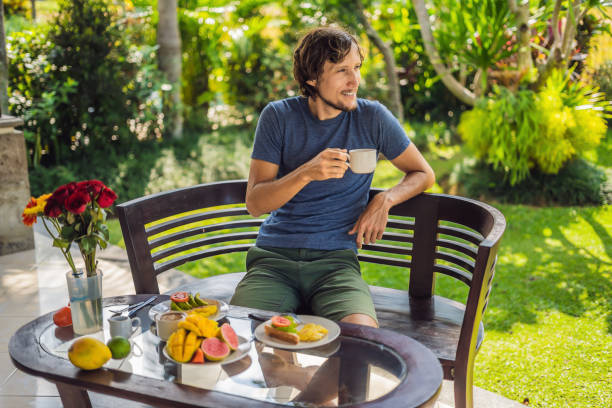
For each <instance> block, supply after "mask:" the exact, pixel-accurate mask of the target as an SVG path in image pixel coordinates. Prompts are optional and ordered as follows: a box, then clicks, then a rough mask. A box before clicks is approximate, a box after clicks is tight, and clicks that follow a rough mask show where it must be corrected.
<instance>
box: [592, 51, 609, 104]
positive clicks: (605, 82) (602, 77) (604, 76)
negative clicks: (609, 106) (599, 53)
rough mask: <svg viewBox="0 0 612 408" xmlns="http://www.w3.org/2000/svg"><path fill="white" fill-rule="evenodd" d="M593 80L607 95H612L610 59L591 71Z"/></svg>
mask: <svg viewBox="0 0 612 408" xmlns="http://www.w3.org/2000/svg"><path fill="white" fill-rule="evenodd" d="M593 82H594V83H595V85H597V86H598V87H599V89H600V90H601V91H602V92H604V93H605V94H606V95H607V96H608V97H612V60H608V61H605V62H604V63H602V64H601V65H600V66H599V67H597V69H596V70H595V72H594V73H593Z"/></svg>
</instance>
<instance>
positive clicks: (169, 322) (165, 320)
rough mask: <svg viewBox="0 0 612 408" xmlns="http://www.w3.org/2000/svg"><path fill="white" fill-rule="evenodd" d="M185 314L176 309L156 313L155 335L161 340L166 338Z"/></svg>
mask: <svg viewBox="0 0 612 408" xmlns="http://www.w3.org/2000/svg"><path fill="white" fill-rule="evenodd" d="M186 316H187V315H186V314H185V313H183V312H177V311H168V312H165V313H158V314H156V315H155V326H156V328H157V335H158V336H159V337H160V338H161V339H162V340H168V338H169V337H170V335H171V334H172V333H173V332H174V331H176V329H177V328H178V324H179V322H181V321H182V320H184V319H185V317H186Z"/></svg>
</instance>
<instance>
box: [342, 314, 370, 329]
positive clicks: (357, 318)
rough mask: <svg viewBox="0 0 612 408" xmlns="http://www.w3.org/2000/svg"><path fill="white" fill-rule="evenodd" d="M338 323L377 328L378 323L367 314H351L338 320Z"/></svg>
mask: <svg viewBox="0 0 612 408" xmlns="http://www.w3.org/2000/svg"><path fill="white" fill-rule="evenodd" d="M340 321H341V322H346V323H355V324H360V325H362V326H371V327H378V323H376V320H374V319H373V318H372V317H370V316H368V315H367V314H362V313H353V314H350V315H347V316H344V317H343V318H342V319H340Z"/></svg>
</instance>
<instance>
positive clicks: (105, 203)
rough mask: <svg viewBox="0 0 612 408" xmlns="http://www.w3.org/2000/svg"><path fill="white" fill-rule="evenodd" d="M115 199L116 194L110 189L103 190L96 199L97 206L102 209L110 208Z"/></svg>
mask: <svg viewBox="0 0 612 408" xmlns="http://www.w3.org/2000/svg"><path fill="white" fill-rule="evenodd" d="M116 199H117V194H115V192H114V191H113V190H111V189H110V188H108V187H107V188H105V189H104V190H102V192H101V193H100V196H99V197H98V205H99V206H100V207H102V208H106V207H110V205H111V204H112V203H114V202H115V200H116Z"/></svg>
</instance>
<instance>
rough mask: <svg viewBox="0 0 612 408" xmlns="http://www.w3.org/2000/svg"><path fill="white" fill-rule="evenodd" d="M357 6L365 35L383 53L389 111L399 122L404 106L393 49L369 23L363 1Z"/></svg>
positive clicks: (402, 117)
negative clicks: (389, 103) (387, 84)
mask: <svg viewBox="0 0 612 408" xmlns="http://www.w3.org/2000/svg"><path fill="white" fill-rule="evenodd" d="M355 5H356V6H357V10H358V15H359V19H360V20H361V22H362V24H363V25H364V27H365V29H366V35H367V36H368V38H369V39H370V41H372V42H373V43H374V45H376V47H377V48H378V49H379V50H380V52H381V53H382V54H383V58H384V60H385V72H386V74H387V80H388V82H389V100H390V101H391V111H392V112H393V113H394V114H395V116H396V117H397V119H398V120H399V121H400V122H403V121H404V106H403V105H402V96H401V90H400V84H399V79H398V77H397V70H396V67H395V56H394V55H393V50H392V49H391V47H389V45H388V44H386V43H385V42H384V41H383V39H382V38H380V35H378V32H377V31H376V30H375V29H374V27H372V24H370V20H368V17H367V16H366V14H365V11H364V7H363V3H362V2H361V0H357V1H356V2H355Z"/></svg>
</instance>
